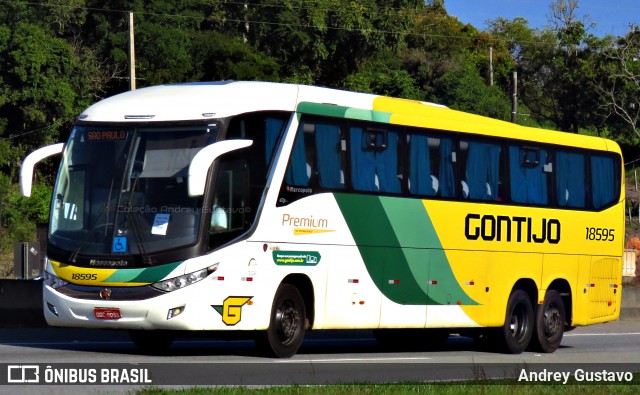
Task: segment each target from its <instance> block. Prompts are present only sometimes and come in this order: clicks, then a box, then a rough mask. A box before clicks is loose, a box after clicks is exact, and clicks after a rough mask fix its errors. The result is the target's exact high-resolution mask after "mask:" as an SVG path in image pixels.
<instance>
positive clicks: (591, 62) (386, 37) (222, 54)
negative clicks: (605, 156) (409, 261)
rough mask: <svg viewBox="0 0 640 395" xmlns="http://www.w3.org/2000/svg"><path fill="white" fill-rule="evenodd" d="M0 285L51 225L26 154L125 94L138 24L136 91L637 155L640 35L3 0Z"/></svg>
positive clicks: (188, 5) (376, 5)
mask: <svg viewBox="0 0 640 395" xmlns="http://www.w3.org/2000/svg"><path fill="white" fill-rule="evenodd" d="M0 3H1V4H2V6H1V7H0V64H1V65H2V66H0V169H1V171H0V259H1V262H2V265H0V278H1V277H5V276H7V275H9V273H10V262H11V261H12V254H13V247H12V246H13V243H14V242H15V241H26V240H33V239H34V238H35V224H36V223H38V222H44V221H46V220H47V217H48V204H49V193H50V189H51V184H52V182H53V180H54V177H55V172H56V169H57V163H55V161H48V162H46V164H45V165H44V166H39V167H38V173H37V175H36V177H37V182H36V183H35V190H34V193H33V195H34V196H33V197H32V198H31V199H29V200H26V199H24V198H22V197H20V196H19V194H18V187H17V181H18V179H17V178H18V177H17V174H18V169H19V166H20V163H21V160H22V158H24V156H25V154H26V153H28V152H30V151H32V150H33V149H35V148H37V147H40V146H42V145H45V144H50V143H53V142H57V141H64V140H65V139H66V138H67V137H68V133H69V130H70V126H71V124H72V122H73V120H74V118H75V117H76V116H77V115H78V114H79V113H80V112H81V111H82V110H83V109H84V108H85V107H86V106H88V105H89V104H91V103H93V102H95V101H98V100H100V99H102V98H105V97H108V96H111V95H114V94H117V93H120V92H123V91H125V90H128V89H129V79H128V76H129V73H128V65H129V55H128V45H129V12H133V13H134V21H135V22H134V25H135V47H136V77H137V78H136V85H137V86H138V87H144V86H150V85H156V84H163V83H175V82H186V81H204V80H263V81H278V82H292V83H303V84H313V85H321V86H328V87H333V88H340V89H349V90H355V91H360V92H371V93H376V94H383V95H391V96H396V97H403V98H410V99H418V100H424V101H431V102H437V103H441V104H444V105H447V106H449V107H451V108H454V109H459V110H463V111H468V112H472V113H477V114H481V115H486V116H490V117H494V118H499V119H503V120H511V119H512V105H511V97H512V92H513V74H514V72H517V78H518V80H517V81H518V82H517V87H518V90H517V95H518V113H517V117H516V118H517V119H516V121H517V122H518V123H520V124H523V125H529V126H537V127H543V128H548V129H555V130H563V131H568V132H573V133H586V134H594V135H600V136H606V137H609V138H612V139H614V140H616V141H618V142H619V143H620V144H621V145H622V146H623V147H624V150H625V155H626V158H625V159H626V161H630V160H633V159H635V158H636V157H638V156H640V153H639V152H638V151H636V150H634V149H633V148H632V147H635V146H636V145H637V143H638V140H639V139H640V96H639V95H638V92H639V90H640V86H639V84H640V62H637V59H638V58H639V57H640V30H639V29H638V28H637V27H636V26H630V27H629V31H628V32H627V33H626V34H625V35H624V36H623V37H614V36H605V37H597V36H595V35H593V34H592V33H590V28H591V23H590V21H589V20H588V19H586V18H584V17H582V16H581V15H580V13H579V10H580V8H579V6H580V3H579V0H553V1H552V2H551V6H550V8H549V24H548V26H549V27H547V28H543V29H536V28H532V27H531V26H529V24H528V22H527V20H526V18H525V17H522V18H515V19H512V20H507V19H504V18H496V19H494V20H491V21H489V22H488V25H487V26H488V27H487V28H486V29H485V30H479V29H478V28H477V27H474V26H471V25H469V24H464V23H461V22H460V21H459V20H458V19H457V18H456V17H455V16H451V15H449V14H448V13H447V10H446V2H445V1H444V0H427V1H422V0H361V1H348V2H347V1H340V0H307V1H302V0H261V1H257V0H235V1H228V0H215V1H212V0H183V1H179V2H175V1H168V0H145V1H142V0H102V1H97V0H50V1H47V2H42V3H36V2H27V1H19V0H7V1H0Z"/></svg>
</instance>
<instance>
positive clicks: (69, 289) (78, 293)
mask: <svg viewBox="0 0 640 395" xmlns="http://www.w3.org/2000/svg"><path fill="white" fill-rule="evenodd" d="M106 289H108V290H110V291H111V295H110V296H109V297H108V298H103V297H101V296H100V294H101V293H102V291H104V290H106ZM57 291H58V292H60V293H62V294H64V295H67V296H69V297H72V298H76V299H87V300H145V299H151V298H155V297H156V296H160V295H164V294H165V292H162V291H160V290H158V289H155V288H153V287H152V286H150V285H145V286H140V287H95V286H87V285H76V284H68V285H66V286H64V287H61V288H58V289H57Z"/></svg>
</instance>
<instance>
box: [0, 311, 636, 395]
mask: <svg viewBox="0 0 640 395" xmlns="http://www.w3.org/2000/svg"><path fill="white" fill-rule="evenodd" d="M16 366H19V367H20V368H18V367H16ZM23 367H25V369H22V368H23ZM523 369H525V370H527V371H530V370H531V371H536V370H538V371H542V370H544V371H545V372H556V371H557V372H571V373H575V372H576V371H577V370H579V371H598V372H599V371H606V372H613V371H617V372H628V371H633V372H640V322H637V321H616V322H612V323H608V324H600V325H594V326H589V327H584V328H578V329H576V330H575V331H572V332H569V333H566V334H565V337H564V339H563V341H562V344H561V347H560V348H559V349H558V350H557V351H556V352H554V353H552V354H539V353H534V352H525V353H523V354H520V355H505V354H500V353H495V352H491V351H488V350H486V349H485V348H483V347H480V346H478V345H476V344H475V343H474V342H473V340H472V339H470V338H466V337H461V336H455V335H454V336H451V337H450V338H449V340H448V342H447V344H446V345H445V346H444V347H441V348H439V349H437V350H431V351H420V352H415V351H401V350H388V349H382V348H381V347H380V346H379V345H378V344H377V342H376V341H375V339H374V338H373V337H372V336H371V333H370V332H368V331H348V332H316V333H313V334H311V335H308V336H307V338H306V339H305V342H304V344H303V347H302V349H301V350H300V352H299V353H298V354H297V355H296V356H294V357H293V358H291V359H286V360H280V359H269V358H264V357H262V356H261V355H260V354H259V353H258V352H257V350H256V349H255V346H254V343H253V342H252V341H222V340H215V339H207V338H180V339H178V340H177V341H176V342H175V343H174V345H173V346H172V347H171V348H170V349H169V350H168V351H167V352H165V353H163V354H161V355H141V354H139V353H138V351H137V349H136V348H135V347H134V345H133V343H131V342H130V341H129V338H128V336H127V334H126V332H123V331H102V330H77V329H60V328H40V329H0V383H1V384H4V385H0V393H11V394H15V393H25V394H27V393H29V394H32V393H61V394H62V393H64V394H69V393H87V392H93V393H113V392H127V391H130V390H132V389H135V388H141V387H144V386H165V385H166V386H177V387H184V386H190V385H286V384H301V385H306V384H332V383H354V382H356V383H358V382H360V383H361V382H384V383H391V382H403V381H412V382H415V381H421V382H426V381H429V382H432V381H443V380H445V381H448V380H467V379H473V378H485V377H487V378H503V377H516V378H518V377H519V375H520V374H521V372H522V370H523ZM36 371H37V374H36V375H35V376H34V372H36ZM576 377H577V376H576ZM601 377H604V376H601ZM626 377H628V376H626ZM618 378H619V379H620V380H622V381H624V377H623V376H618ZM22 379H27V380H28V379H34V380H37V381H38V382H39V383H40V385H33V384H29V385H24V384H17V383H14V382H17V381H20V380H22ZM552 379H553V378H552V377H551V376H549V380H552ZM620 380H618V381H620ZM9 382H11V383H9ZM43 383H44V384H46V385H42V384H43ZM69 383H73V384H75V385H68V384H69ZM104 383H108V384H104Z"/></svg>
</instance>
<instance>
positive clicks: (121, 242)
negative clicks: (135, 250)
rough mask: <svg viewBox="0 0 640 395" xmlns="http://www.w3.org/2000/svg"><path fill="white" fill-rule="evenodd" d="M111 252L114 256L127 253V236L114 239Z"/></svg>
mask: <svg viewBox="0 0 640 395" xmlns="http://www.w3.org/2000/svg"><path fill="white" fill-rule="evenodd" d="M111 252H113V253H114V254H122V253H125V252H127V238H126V237H125V236H116V237H114V238H113V244H112V246H111Z"/></svg>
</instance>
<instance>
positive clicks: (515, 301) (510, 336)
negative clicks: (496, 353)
mask: <svg viewBox="0 0 640 395" xmlns="http://www.w3.org/2000/svg"><path fill="white" fill-rule="evenodd" d="M532 333H533V307H532V305H531V299H530V298H529V295H528V294H527V293H526V292H525V291H523V290H521V289H516V290H514V291H513V292H512V293H511V296H509V302H508V303H507V314H506V318H505V323H504V325H503V326H502V328H499V333H498V340H499V341H500V345H501V348H502V349H503V350H504V351H506V352H508V353H511V354H520V353H522V352H523V351H524V350H525V349H526V348H527V347H528V346H529V342H530V341H531V336H532Z"/></svg>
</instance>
